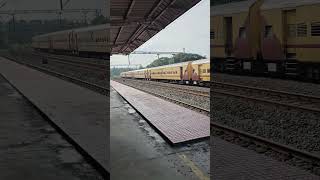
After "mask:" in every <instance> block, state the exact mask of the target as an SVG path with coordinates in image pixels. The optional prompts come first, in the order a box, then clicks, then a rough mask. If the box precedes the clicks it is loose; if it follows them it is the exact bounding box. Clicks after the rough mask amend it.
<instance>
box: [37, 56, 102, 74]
mask: <svg viewBox="0 0 320 180" xmlns="http://www.w3.org/2000/svg"><path fill="white" fill-rule="evenodd" d="M31 54H32V55H33V56H36V57H39V56H40V57H42V58H46V59H49V60H50V61H54V62H57V63H60V64H66V65H72V66H76V67H80V68H85V69H92V70H97V71H106V70H108V66H107V65H104V64H98V63H92V62H83V61H77V60H71V59H68V60H66V59H64V58H61V57H56V56H52V55H46V54H40V53H31Z"/></svg>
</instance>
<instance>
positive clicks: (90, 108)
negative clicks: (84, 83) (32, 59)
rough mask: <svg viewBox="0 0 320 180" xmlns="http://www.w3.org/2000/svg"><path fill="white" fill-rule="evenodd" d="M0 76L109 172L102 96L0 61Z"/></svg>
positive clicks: (6, 61)
mask: <svg viewBox="0 0 320 180" xmlns="http://www.w3.org/2000/svg"><path fill="white" fill-rule="evenodd" d="M0 73H1V74H2V75H3V76H4V77H5V78H6V79H7V80H8V81H9V82H10V83H11V84H12V85H13V86H14V87H15V88H16V89H18V90H19V91H20V92H21V93H22V94H23V95H24V96H25V97H26V98H27V99H29V100H30V101H31V102H32V103H33V104H34V105H35V106H36V107H37V108H39V109H40V110H41V111H42V112H43V113H44V114H46V116H48V117H49V119H51V121H52V122H54V123H55V124H56V125H57V126H58V127H59V128H60V129H61V130H63V131H64V132H65V133H66V134H68V135H69V136H70V138H71V139H73V140H74V141H75V142H76V143H77V144H78V145H79V146H81V147H82V149H83V150H85V151H86V152H87V153H88V154H89V155H90V156H91V157H92V158H94V159H95V160H96V161H97V162H98V163H99V164H100V165H101V166H102V167H103V168H104V169H106V170H107V171H108V170H109V145H108V144H109V142H108V141H109V138H108V137H109V132H108V129H109V119H108V118H107V117H108V116H107V110H106V109H107V108H108V107H107V98H106V96H103V95H100V94H98V93H95V92H93V91H90V90H88V89H86V88H83V87H80V86H77V85H75V84H72V83H69V82H66V81H63V80H60V79H58V78H56V77H53V76H50V75H47V74H45V73H42V72H39V71H37V70H34V69H31V68H28V67H25V66H23V65H19V64H17V63H15V62H12V61H10V60H7V59H5V58H2V57H1V58H0Z"/></svg>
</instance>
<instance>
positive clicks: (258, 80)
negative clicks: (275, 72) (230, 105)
mask: <svg viewBox="0 0 320 180" xmlns="http://www.w3.org/2000/svg"><path fill="white" fill-rule="evenodd" d="M212 79H213V80H214V81H217V82H226V83H233V84H239V85H247V86H252V87H260V88H268V89H273V90H279V91H286V92H293V93H300V94H307V95H314V96H320V84H314V83H306V82H299V81H295V80H283V79H275V78H267V77H250V76H239V75H238V76H237V75H230V74H221V73H215V74H213V75H212Z"/></svg>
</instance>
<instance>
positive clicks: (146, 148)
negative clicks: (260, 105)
mask: <svg viewBox="0 0 320 180" xmlns="http://www.w3.org/2000/svg"><path fill="white" fill-rule="evenodd" d="M110 117H111V119H110V120H111V121H110V131H111V132H110V140H111V142H110V148H111V149H110V150H111V152H110V157H111V162H112V164H111V179H119V180H122V179H133V180H135V179H139V180H140V179H148V180H158V179H159V180H163V179H166V180H171V179H172V180H179V179H183V180H189V179H190V180H199V179H200V180H209V177H210V174H209V171H210V161H209V160H210V150H209V141H208V140H205V141H201V142H197V143H190V144H184V145H182V146H178V147H172V146H170V145H169V144H168V142H166V141H165V140H164V139H163V138H162V136H160V135H159V134H158V133H157V132H156V131H155V130H154V129H153V128H152V127H150V125H149V124H148V123H147V122H146V121H145V120H144V119H143V118H142V117H141V116H140V115H139V114H138V113H137V112H136V111H135V110H134V109H133V108H132V107H131V106H130V105H129V104H127V103H126V102H125V101H124V100H123V99H122V98H121V96H120V95H118V94H117V92H116V91H114V90H113V89H111V94H110Z"/></svg>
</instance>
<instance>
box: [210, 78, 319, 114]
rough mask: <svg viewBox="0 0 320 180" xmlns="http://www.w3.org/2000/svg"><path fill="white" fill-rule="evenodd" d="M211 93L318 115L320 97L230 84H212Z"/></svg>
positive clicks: (214, 82)
mask: <svg viewBox="0 0 320 180" xmlns="http://www.w3.org/2000/svg"><path fill="white" fill-rule="evenodd" d="M212 93H216V94H222V95H226V96H233V97H237V98H243V99H249V100H253V101H257V102H262V103H268V104H273V105H279V106H284V107H287V108H290V109H292V108H293V109H300V110H304V111H308V112H312V113H320V108H319V107H320V97H318V96H310V95H304V94H297V93H290V92H285V91H276V90H271V89H265V88H257V87H250V86H243V85H237V84H231V83H222V82H216V81H213V82H212Z"/></svg>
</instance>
